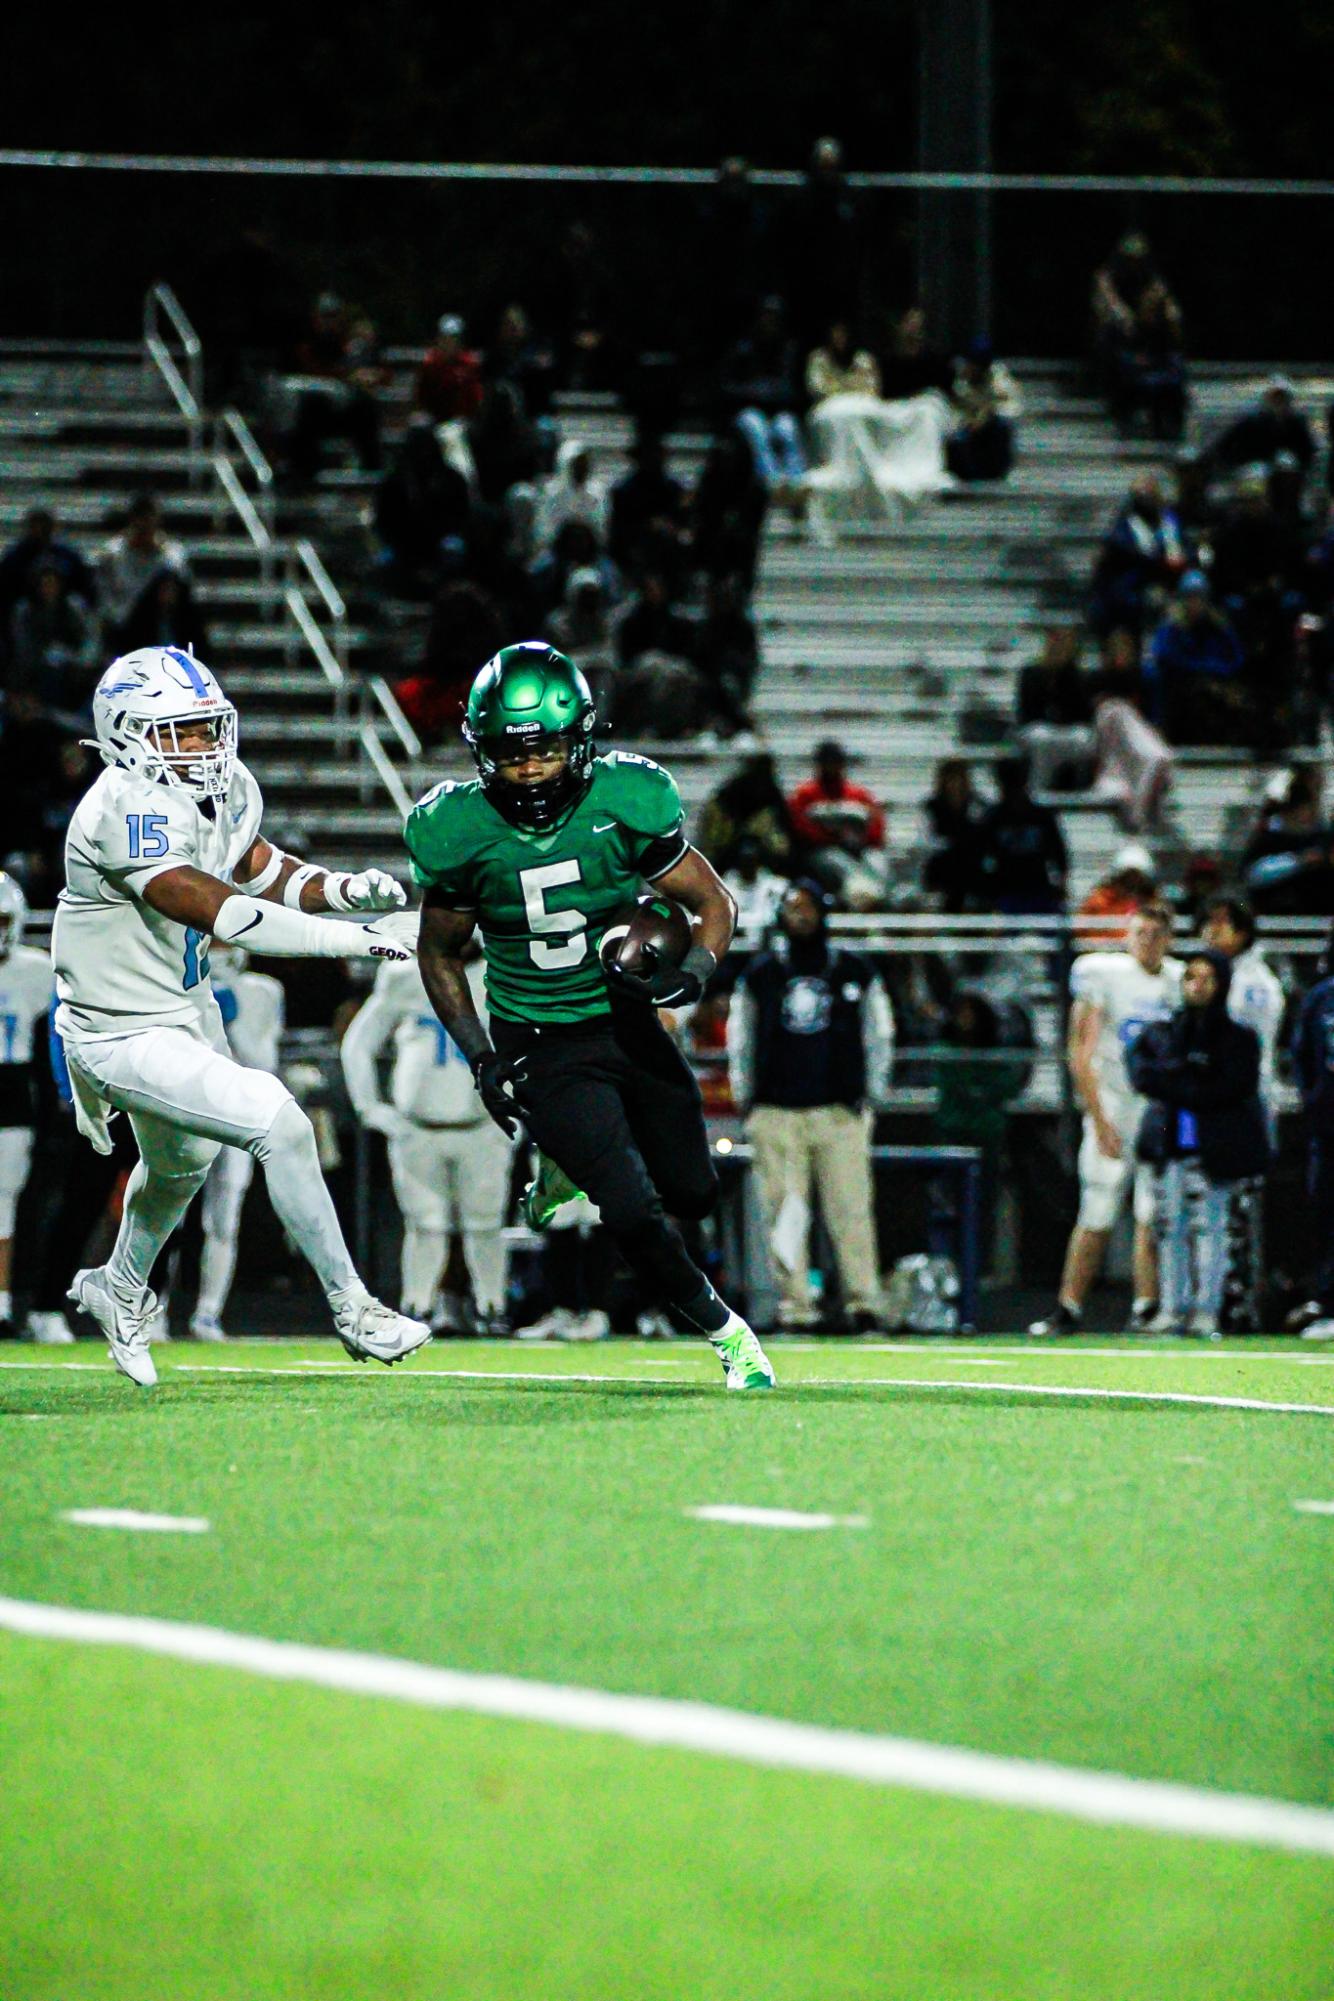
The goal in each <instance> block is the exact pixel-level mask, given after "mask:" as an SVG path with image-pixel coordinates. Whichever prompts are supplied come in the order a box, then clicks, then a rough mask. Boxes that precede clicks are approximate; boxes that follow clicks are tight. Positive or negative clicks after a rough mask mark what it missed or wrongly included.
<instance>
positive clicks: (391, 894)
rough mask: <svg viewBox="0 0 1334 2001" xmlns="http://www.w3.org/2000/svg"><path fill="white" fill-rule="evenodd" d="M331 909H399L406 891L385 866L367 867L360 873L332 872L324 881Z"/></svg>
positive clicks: (325, 898) (402, 904)
mask: <svg viewBox="0 0 1334 2001" xmlns="http://www.w3.org/2000/svg"><path fill="white" fill-rule="evenodd" d="M324 900H325V902H326V903H327V904H328V905H329V908H330V909H331V910H401V909H402V908H403V906H404V904H405V903H406V902H407V900H408V898H407V892H406V891H405V890H404V888H403V886H402V884H401V883H397V882H395V881H394V878H393V877H392V876H391V875H390V874H389V873H388V871H387V870H386V869H382V868H368V869H366V870H365V871H364V873H363V874H361V875H331V876H328V877H326V879H325V884H324Z"/></svg>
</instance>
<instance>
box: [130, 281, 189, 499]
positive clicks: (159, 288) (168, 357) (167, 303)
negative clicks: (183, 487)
mask: <svg viewBox="0 0 1334 2001" xmlns="http://www.w3.org/2000/svg"><path fill="white" fill-rule="evenodd" d="M159 314H163V315H165V317H166V319H167V321H168V322H169V324H170V326H171V329H172V331H173V332H174V333H175V335H176V338H177V340H178V341H179V342H180V344H181V351H182V353H183V355H184V358H185V373H184V375H183V374H182V373H181V370H180V369H179V368H178V367H177V365H176V360H175V357H174V356H173V354H172V352H171V350H170V348H169V347H168V345H167V343H166V341H165V340H164V339H163V337H162V332H161V327H160V324H159V317H158V316H159ZM144 359H145V364H147V363H148V362H150V361H151V362H152V364H153V366H154V367H155V368H156V369H157V371H158V374H159V375H160V376H161V377H162V380H163V381H164V382H165V383H166V385H167V389H168V391H169V393H170V395H171V398H172V401H173V402H174V403H175V405H176V407H177V409H178V410H179V411H180V413H181V415H182V417H184V419H185V421H186V424H187V426H188V427H189V438H190V453H191V460H192V463H191V466H190V484H191V485H192V486H194V485H197V483H198V478H199V468H198V466H197V464H196V463H195V462H194V461H195V460H196V458H197V455H198V453H199V452H200V450H201V449H202V446H203V432H204V350H203V347H202V345H201V344H200V340H199V336H198V334H197V333H196V332H195V330H194V328H193V327H192V326H191V324H190V322H189V320H188V319H187V318H186V316H185V311H184V308H183V307H182V305H181V302H180V300H179V299H178V298H177V297H176V294H175V293H174V292H173V291H172V289H171V287H170V285H162V284H158V285H150V287H149V289H148V291H147V292H146V293H145V294H144Z"/></svg>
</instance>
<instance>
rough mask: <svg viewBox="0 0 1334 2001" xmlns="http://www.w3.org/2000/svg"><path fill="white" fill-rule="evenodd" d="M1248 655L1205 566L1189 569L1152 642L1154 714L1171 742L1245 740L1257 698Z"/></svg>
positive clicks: (1150, 671)
mask: <svg viewBox="0 0 1334 2001" xmlns="http://www.w3.org/2000/svg"><path fill="white" fill-rule="evenodd" d="M1244 666H1245V655H1244V653H1243V651H1242V645H1241V641H1240V639H1238V637H1237V634H1236V632H1235V630H1234V629H1233V626H1232V624H1231V622H1230V621H1229V619H1228V617H1227V615H1226V613H1224V612H1222V611H1220V610H1218V608H1217V607H1216V606H1214V605H1212V604H1210V602H1209V579H1208V578H1207V577H1206V576H1205V574H1204V572H1203V570H1187V571H1186V574H1185V575H1184V576H1183V577H1182V579H1181V583H1180V586H1179V588H1178V590H1177V596H1176V602H1175V603H1174V605H1173V606H1172V609H1171V610H1170V611H1169V612H1168V613H1167V615H1166V617H1165V618H1164V619H1163V621H1162V623H1161V624H1160V625H1159V627H1158V629H1157V631H1156V632H1155V633H1154V635H1153V640H1152V643H1151V645H1150V647H1149V659H1148V668H1147V673H1148V681H1149V700H1150V720H1151V721H1152V722H1153V723H1154V724H1155V725H1156V726H1157V727H1158V729H1160V730H1161V731H1162V733H1163V735H1164V736H1165V737H1166V738H1167V740H1168V742H1169V743H1173V744H1204V743H1245V742H1246V741H1248V738H1249V734H1250V726H1251V720H1252V708H1253V704H1252V699H1251V693H1250V690H1249V689H1248V688H1247V686H1246V682H1245V677H1244V675H1243V672H1242V669H1243V668H1244Z"/></svg>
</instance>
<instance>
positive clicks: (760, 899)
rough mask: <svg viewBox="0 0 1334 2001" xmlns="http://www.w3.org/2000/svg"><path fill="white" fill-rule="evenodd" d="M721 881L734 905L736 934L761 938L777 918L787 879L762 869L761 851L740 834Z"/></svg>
mask: <svg viewBox="0 0 1334 2001" xmlns="http://www.w3.org/2000/svg"><path fill="white" fill-rule="evenodd" d="M723 881H724V882H725V883H726V885H727V887H728V889H729V890H730V891H731V892H732V898H733V901H734V902H735V904H736V912H737V916H736V927H737V930H738V931H739V932H743V933H748V934H750V935H751V936H752V937H753V936H756V935H759V936H761V937H762V936H763V935H764V933H765V932H766V931H767V930H768V929H769V927H770V925H771V924H772V923H773V922H774V919H775V918H776V917H777V915H778V906H779V904H780V903H781V902H782V901H783V897H784V895H785V894H786V892H787V886H788V878H787V877H786V876H784V875H779V874H778V873H777V872H776V871H775V870H773V869H771V868H768V867H766V865H765V856H764V849H763V847H762V846H761V845H760V843H759V841H757V840H756V839H755V837H754V836H753V835H752V834H743V835H742V837H741V839H740V840H739V841H738V842H737V843H736V847H735V850H734V852H733V856H732V866H731V867H730V868H729V869H728V870H726V872H725V873H724V875H723Z"/></svg>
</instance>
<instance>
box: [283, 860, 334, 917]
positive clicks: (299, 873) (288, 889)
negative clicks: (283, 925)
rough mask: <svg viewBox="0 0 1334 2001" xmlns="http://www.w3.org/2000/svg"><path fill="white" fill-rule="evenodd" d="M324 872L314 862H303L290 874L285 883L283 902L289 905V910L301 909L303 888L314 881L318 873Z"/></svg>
mask: <svg viewBox="0 0 1334 2001" xmlns="http://www.w3.org/2000/svg"><path fill="white" fill-rule="evenodd" d="M323 874H324V870H323V869H321V868H317V867H316V866H315V864H314V862H302V864H301V866H300V868H299V869H297V870H295V872H294V873H293V874H292V875H289V876H288V878H287V881H286V882H285V883H284V884H283V902H284V903H285V904H286V905H287V908H288V909H289V910H300V908H301V892H302V890H303V889H304V888H305V886H306V884H307V883H308V882H313V881H314V880H315V878H316V876H317V875H323Z"/></svg>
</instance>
